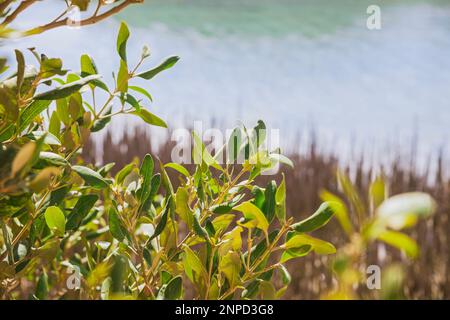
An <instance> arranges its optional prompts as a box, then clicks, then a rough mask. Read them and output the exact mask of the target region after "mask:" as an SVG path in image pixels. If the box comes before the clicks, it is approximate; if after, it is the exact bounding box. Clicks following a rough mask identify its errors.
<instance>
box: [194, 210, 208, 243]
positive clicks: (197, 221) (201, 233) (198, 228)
mask: <svg viewBox="0 0 450 320" xmlns="http://www.w3.org/2000/svg"><path fill="white" fill-rule="evenodd" d="M193 216H194V221H193V229H194V233H195V234H196V235H198V236H199V237H202V238H204V239H205V240H207V241H208V242H209V235H208V232H207V231H206V229H205V228H203V227H202V226H201V223H200V211H199V210H196V211H195V213H194V215H193Z"/></svg>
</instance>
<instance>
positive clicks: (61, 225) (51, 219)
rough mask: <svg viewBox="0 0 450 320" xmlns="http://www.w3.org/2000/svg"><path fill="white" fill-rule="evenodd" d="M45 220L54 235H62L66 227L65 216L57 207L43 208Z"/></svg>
mask: <svg viewBox="0 0 450 320" xmlns="http://www.w3.org/2000/svg"><path fill="white" fill-rule="evenodd" d="M44 216H45V222H46V223H47V226H48V227H49V229H50V230H52V231H54V232H55V234H56V235H59V236H63V235H64V232H65V229H66V217H65V216H64V213H63V212H62V211H61V209H60V208H59V207H56V206H51V207H48V208H47V209H46V210H45V214H44Z"/></svg>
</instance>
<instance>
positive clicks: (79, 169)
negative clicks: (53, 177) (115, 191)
mask: <svg viewBox="0 0 450 320" xmlns="http://www.w3.org/2000/svg"><path fill="white" fill-rule="evenodd" d="M72 170H73V171H75V172H76V173H78V174H79V175H80V177H81V178H83V180H84V181H85V182H86V183H87V184H88V185H90V186H92V187H94V188H97V189H102V188H107V187H108V182H107V181H106V180H105V179H103V177H102V176H101V175H100V174H99V173H98V172H95V171H94V170H92V169H90V168H87V167H84V166H72Z"/></svg>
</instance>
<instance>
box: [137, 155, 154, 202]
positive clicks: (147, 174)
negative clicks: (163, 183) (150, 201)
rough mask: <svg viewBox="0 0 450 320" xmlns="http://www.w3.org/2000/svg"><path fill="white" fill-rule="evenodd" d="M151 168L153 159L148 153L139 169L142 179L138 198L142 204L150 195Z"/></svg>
mask: <svg viewBox="0 0 450 320" xmlns="http://www.w3.org/2000/svg"><path fill="white" fill-rule="evenodd" d="M153 168H154V163H153V158H152V156H151V155H150V154H149V153H147V154H146V155H145V157H144V160H142V164H141V168H140V170H139V175H140V176H141V177H142V178H143V180H142V184H141V189H140V191H139V192H138V198H139V201H140V202H141V203H143V202H144V201H145V200H146V199H147V197H148V196H149V194H150V191H151V185H150V182H151V180H152V176H153Z"/></svg>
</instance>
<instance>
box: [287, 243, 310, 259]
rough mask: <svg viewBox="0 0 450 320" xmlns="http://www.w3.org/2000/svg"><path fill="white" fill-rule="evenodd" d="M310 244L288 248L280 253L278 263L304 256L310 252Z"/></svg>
mask: <svg viewBox="0 0 450 320" xmlns="http://www.w3.org/2000/svg"><path fill="white" fill-rule="evenodd" d="M311 250H312V246H310V245H304V246H302V247H298V248H292V249H288V250H286V251H284V252H283V254H282V255H281V260H280V263H284V262H286V261H289V260H291V259H294V258H300V257H304V256H306V255H307V254H308V253H309V252H311Z"/></svg>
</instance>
